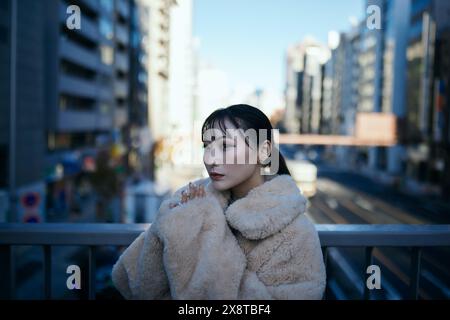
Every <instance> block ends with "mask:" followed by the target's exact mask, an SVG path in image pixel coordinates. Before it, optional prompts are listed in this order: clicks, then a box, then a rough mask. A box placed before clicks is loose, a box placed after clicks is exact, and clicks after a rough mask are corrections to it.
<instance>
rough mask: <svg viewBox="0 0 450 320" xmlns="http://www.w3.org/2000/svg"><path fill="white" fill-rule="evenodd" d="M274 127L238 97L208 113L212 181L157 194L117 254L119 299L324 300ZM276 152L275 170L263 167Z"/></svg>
mask: <svg viewBox="0 0 450 320" xmlns="http://www.w3.org/2000/svg"><path fill="white" fill-rule="evenodd" d="M230 129H234V131H233V130H230ZM252 129H253V131H252ZM260 129H263V130H260ZM271 130H272V125H271V124H270V121H269V120H268V119H267V117H266V116H265V115H264V113H262V112H261V111H260V110H259V109H257V108H254V107H251V106H249V105H244V104H239V105H233V106H230V107H228V108H225V109H219V110H216V111H214V112H213V113H212V114H211V115H210V116H209V117H208V118H207V119H206V120H205V123H204V124H203V127H202V133H203V138H202V139H203V142H204V162H205V166H206V169H207V171H208V173H209V178H206V179H200V180H197V181H195V182H194V183H190V184H189V185H187V186H185V187H183V188H181V189H179V190H178V191H176V192H175V193H174V195H173V196H172V197H171V198H170V199H168V200H166V201H164V202H163V203H162V204H161V207H160V210H159V212H158V215H157V217H156V219H155V221H154V223H152V224H151V227H150V228H148V229H147V230H146V231H145V232H143V233H142V234H141V235H140V236H139V237H138V238H137V239H136V240H135V241H134V242H133V243H132V244H131V245H130V246H129V247H128V248H127V249H126V250H125V251H124V252H123V254H122V255H121V256H120V258H119V260H118V261H117V263H116V264H115V266H114V267H113V271H112V279H113V282H114V284H115V286H116V288H117V289H118V290H119V291H120V292H121V294H122V295H123V296H124V297H125V298H127V299H216V300H217V299H246V300H250V299H251V300H253V299H321V298H322V295H323V292H324V289H325V282H326V274H325V267H324V263H323V257H322V251H321V247H320V242H319V238H318V235H317V231H316V229H315V227H314V225H313V224H312V223H311V222H310V221H309V220H308V218H307V217H306V216H305V214H304V212H305V209H306V202H307V201H306V199H305V197H304V196H303V195H302V194H301V192H300V190H299V189H298V187H297V185H296V183H295V182H294V180H293V179H292V178H291V176H290V173H289V170H288V168H287V167H286V163H285V161H284V159H283V157H282V155H281V154H279V151H278V150H277V149H276V148H275V147H274V145H273V144H272V134H271V133H272V131H271ZM267 131H268V132H269V133H268V134H263V133H264V132H267ZM211 132H213V134H211ZM230 132H238V134H230ZM246 132H256V135H251V134H248V135H247V134H246ZM276 157H278V160H279V161H278V168H275V174H267V169H266V170H264V169H265V167H266V168H267V167H268V166H269V165H270V166H271V165H272V164H273V163H275V162H277V161H276V160H277V159H276ZM242 159H245V161H244V162H243V161H241V160H242ZM249 159H255V161H250V160H249ZM268 161H270V162H268Z"/></svg>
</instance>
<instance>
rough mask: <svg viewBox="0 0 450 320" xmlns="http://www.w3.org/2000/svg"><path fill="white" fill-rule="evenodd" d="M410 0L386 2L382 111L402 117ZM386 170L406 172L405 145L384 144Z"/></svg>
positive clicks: (403, 113)
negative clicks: (388, 145) (390, 145)
mask: <svg viewBox="0 0 450 320" xmlns="http://www.w3.org/2000/svg"><path fill="white" fill-rule="evenodd" d="M409 10H410V0H396V1H385V3H384V5H383V27H384V35H383V42H384V43H383V73H382V97H381V99H382V100H381V111H382V112H391V113H393V114H394V115H395V116H397V117H398V118H399V119H402V118H404V117H405V114H406V102H405V99H406V94H405V92H406V91H405V89H406V72H405V70H406V45H407V43H408V30H409ZM378 150H381V152H380V156H384V157H385V159H384V160H383V161H381V162H382V163H385V170H386V171H387V172H388V173H389V174H390V175H395V176H401V175H402V174H404V173H405V160H406V151H405V148H404V146H403V145H401V144H397V145H395V146H392V147H381V148H378Z"/></svg>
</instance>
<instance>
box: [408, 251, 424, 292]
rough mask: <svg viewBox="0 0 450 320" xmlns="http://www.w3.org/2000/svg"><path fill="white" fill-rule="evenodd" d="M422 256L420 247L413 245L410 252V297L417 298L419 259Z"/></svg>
mask: <svg viewBox="0 0 450 320" xmlns="http://www.w3.org/2000/svg"><path fill="white" fill-rule="evenodd" d="M421 256H422V248H419V247H413V248H412V252H411V269H410V270H411V274H410V277H409V279H410V280H409V289H410V298H411V299H414V300H417V299H418V298H419V282H420V259H421Z"/></svg>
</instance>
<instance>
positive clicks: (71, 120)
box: [58, 110, 96, 132]
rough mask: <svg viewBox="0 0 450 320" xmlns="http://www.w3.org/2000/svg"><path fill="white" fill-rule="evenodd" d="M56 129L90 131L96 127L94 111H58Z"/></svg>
mask: <svg viewBox="0 0 450 320" xmlns="http://www.w3.org/2000/svg"><path fill="white" fill-rule="evenodd" d="M58 129H59V130H61V131H63V132H78V131H92V130H95V129H96V112H95V110H92V111H80V110H65V111H60V112H58Z"/></svg>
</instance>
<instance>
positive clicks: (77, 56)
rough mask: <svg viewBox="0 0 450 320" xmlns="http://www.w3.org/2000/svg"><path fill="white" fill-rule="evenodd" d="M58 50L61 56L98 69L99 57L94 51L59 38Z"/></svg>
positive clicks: (92, 68)
mask: <svg viewBox="0 0 450 320" xmlns="http://www.w3.org/2000/svg"><path fill="white" fill-rule="evenodd" d="M59 51H60V55H61V57H63V58H65V59H67V60H69V61H71V62H73V63H76V64H78V65H81V66H84V67H87V68H89V69H91V70H98V69H99V66H100V57H99V56H98V54H97V53H96V52H95V51H91V50H88V49H85V48H83V47H82V46H80V45H77V44H76V43H75V42H73V41H71V40H68V39H64V38H61V39H60V40H59Z"/></svg>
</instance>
